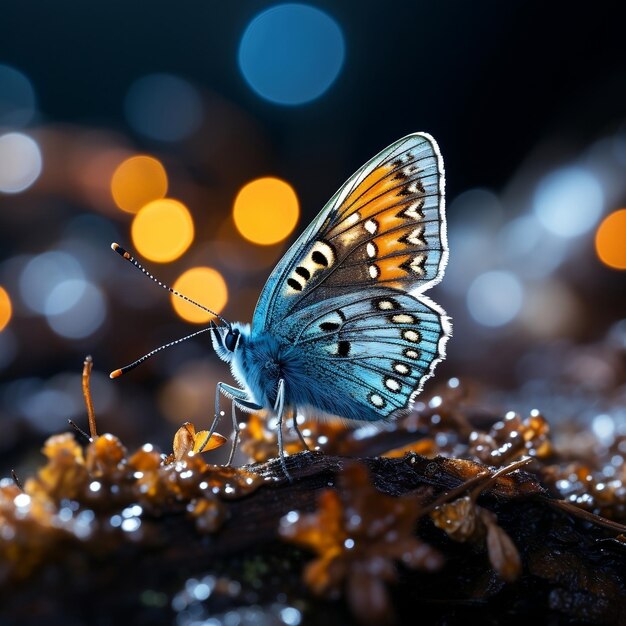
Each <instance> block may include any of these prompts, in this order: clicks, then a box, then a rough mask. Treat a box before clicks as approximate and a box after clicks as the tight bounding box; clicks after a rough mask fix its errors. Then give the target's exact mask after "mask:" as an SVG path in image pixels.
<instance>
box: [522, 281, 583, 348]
mask: <svg viewBox="0 0 626 626" xmlns="http://www.w3.org/2000/svg"><path fill="white" fill-rule="evenodd" d="M526 291H527V293H526V294H525V297H524V302H523V306H522V310H521V312H520V320H521V321H522V323H523V324H524V325H525V327H526V330H527V332H528V334H529V335H530V336H533V337H536V338H538V339H552V338H557V337H570V336H572V334H574V333H575V332H576V331H577V330H578V324H579V323H580V319H581V310H580V304H579V302H578V300H577V298H576V296H575V294H574V293H573V292H572V290H571V289H570V288H569V287H568V286H567V284H566V283H564V282H561V281H559V280H556V279H554V278H552V279H550V278H548V279H545V280H541V281H539V282H537V283H535V284H534V285H530V286H528V287H527V290H526Z"/></svg>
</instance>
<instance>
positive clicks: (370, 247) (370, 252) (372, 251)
mask: <svg viewBox="0 0 626 626" xmlns="http://www.w3.org/2000/svg"><path fill="white" fill-rule="evenodd" d="M365 248H366V250H367V256H368V257H370V258H374V257H375V256H376V246H375V245H374V244H373V243H372V242H371V241H370V242H369V243H368V244H367V246H366V247H365Z"/></svg>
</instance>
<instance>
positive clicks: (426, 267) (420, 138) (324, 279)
mask: <svg viewBox="0 0 626 626" xmlns="http://www.w3.org/2000/svg"><path fill="white" fill-rule="evenodd" d="M447 255H448V250H447V242H446V223H445V213H444V170H443V161H442V159H441V155H440V153H439V149H438V147H437V144H436V142H435V141H434V139H433V138H432V137H430V136H429V135H427V134H424V133H416V134H413V135H409V136H407V137H405V138H404V139H401V140H399V141H397V142H395V143H394V144H392V145H391V146H389V147H388V148H386V149H385V150H383V151H382V152H381V153H380V154H378V155H377V156H376V157H374V158H373V159H372V160H371V161H369V162H368V163H366V164H365V165H364V166H363V167H362V168H361V169H359V170H358V171H357V172H356V173H355V174H354V175H353V176H352V177H351V178H350V179H349V180H348V181H347V182H346V183H345V184H344V185H343V186H342V187H341V188H340V189H339V191H338V192H337V193H336V194H335V195H334V196H333V198H332V199H331V200H330V202H329V203H328V204H327V205H326V206H325V207H324V209H323V210H322V211H321V212H320V214H319V215H318V216H317V217H316V218H315V219H314V220H313V222H312V223H311V225H310V226H309V227H308V228H307V229H306V230H305V231H304V233H303V234H302V235H301V236H300V238H299V239H298V240H297V241H296V242H295V243H294V244H293V246H292V247H291V248H290V249H289V251H288V252H287V253H286V255H285V256H284V257H283V258H282V259H281V261H280V262H279V263H278V265H277V266H276V268H275V270H274V271H273V272H272V274H271V276H270V278H269V280H268V282H267V284H266V285H265V287H264V289H263V291H262V293H261V296H260V298H259V302H258V304H257V308H256V310H255V313H254V318H253V324H252V330H253V332H262V331H266V332H268V333H271V334H272V335H274V336H275V337H277V338H280V339H282V340H283V341H284V342H285V343H286V344H288V345H291V346H293V347H294V348H295V349H297V350H299V351H300V353H301V354H302V355H304V358H303V361H302V362H303V363H304V366H303V368H304V369H305V370H306V372H304V373H305V375H306V376H307V378H308V380H310V381H312V382H313V383H314V384H313V385H312V386H311V387H312V390H307V389H305V388H304V386H300V389H294V390H293V392H292V393H293V394H294V400H295V404H302V405H307V406H309V407H311V408H314V409H318V410H319V411H320V412H324V413H335V414H340V415H343V416H344V417H347V418H352V419H368V420H380V419H385V418H393V417H394V416H396V415H397V414H398V413H401V412H403V411H405V410H406V409H408V408H409V407H410V406H411V403H412V400H413V398H414V396H415V395H416V394H417V393H418V392H419V391H420V390H421V387H422V385H423V383H424V381H425V380H426V379H427V378H428V377H429V376H430V375H431V374H432V371H433V369H434V367H435V365H436V364H437V363H438V362H439V360H441V358H443V355H444V347H445V342H446V340H447V338H448V337H449V334H450V329H449V323H448V318H447V316H446V314H445V312H444V311H443V310H442V309H441V308H440V307H439V306H438V305H436V304H434V303H433V302H431V301H430V300H429V299H428V298H427V297H426V296H424V295H423V294H422V292H423V291H425V290H426V289H428V288H429V287H430V286H432V285H433V284H435V283H437V282H438V281H439V280H440V279H441V277H442V274H443V271H444V268H445V264H446V262H447ZM286 382H287V385H288V384H289V381H286ZM321 387H323V389H324V390H325V391H326V392H325V393H319V388H321ZM307 393H310V394H311V395H310V396H307Z"/></svg>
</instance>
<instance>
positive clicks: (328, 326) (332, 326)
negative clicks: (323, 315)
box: [320, 322, 341, 332]
mask: <svg viewBox="0 0 626 626" xmlns="http://www.w3.org/2000/svg"><path fill="white" fill-rule="evenodd" d="M320 328H321V329H322V330H323V331H324V332H332V331H333V330H338V329H339V328H341V324H338V323H337V322H322V323H321V324H320Z"/></svg>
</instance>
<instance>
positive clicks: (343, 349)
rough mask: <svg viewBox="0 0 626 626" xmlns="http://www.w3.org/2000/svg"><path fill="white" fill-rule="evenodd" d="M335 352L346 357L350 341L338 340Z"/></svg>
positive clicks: (348, 352)
mask: <svg viewBox="0 0 626 626" xmlns="http://www.w3.org/2000/svg"><path fill="white" fill-rule="evenodd" d="M337 354H338V355H339V356H343V357H346V356H348V355H349V354H350V342H349V341H340V342H339V343H338V344H337Z"/></svg>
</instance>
